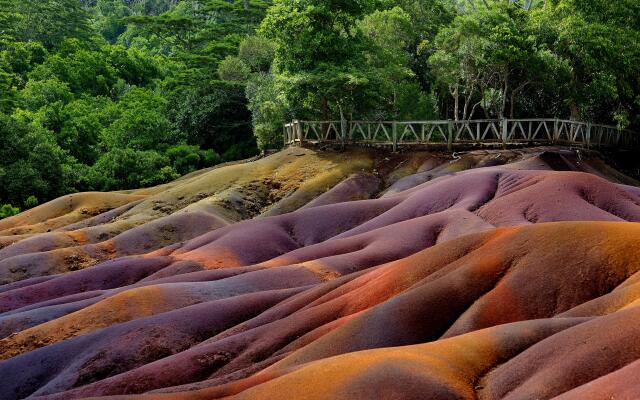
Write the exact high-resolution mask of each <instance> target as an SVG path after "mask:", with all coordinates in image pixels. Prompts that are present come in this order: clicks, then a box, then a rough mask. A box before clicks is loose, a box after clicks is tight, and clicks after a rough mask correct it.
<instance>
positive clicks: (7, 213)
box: [0, 204, 20, 219]
mask: <svg viewBox="0 0 640 400" xmlns="http://www.w3.org/2000/svg"><path fill="white" fill-rule="evenodd" d="M19 213H20V209H19V208H18V207H14V206H12V205H11V204H3V205H2V206H0V219H3V218H8V217H12V216H14V215H17V214H19Z"/></svg>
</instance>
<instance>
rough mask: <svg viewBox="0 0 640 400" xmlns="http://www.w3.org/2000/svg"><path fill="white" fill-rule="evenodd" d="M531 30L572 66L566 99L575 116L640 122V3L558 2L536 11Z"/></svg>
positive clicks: (626, 0)
mask: <svg viewBox="0 0 640 400" xmlns="http://www.w3.org/2000/svg"><path fill="white" fill-rule="evenodd" d="M531 25H532V27H533V32H534V34H535V35H536V36H537V37H539V38H541V40H542V41H544V43H545V44H546V45H547V46H548V47H549V48H551V49H553V51H554V52H555V53H556V54H558V55H559V56H560V57H563V58H564V59H566V60H569V62H570V65H571V74H570V82H569V87H568V90H567V91H566V94H565V96H564V100H565V102H566V103H567V106H568V107H569V108H570V110H571V115H572V117H574V118H581V119H592V120H599V121H604V122H611V121H612V120H613V119H614V118H615V117H616V115H618V116H624V115H629V116H632V117H631V118H632V119H633V121H631V122H632V123H636V124H637V123H640V120H638V119H637V115H638V113H639V111H640V102H638V94H639V93H640V82H639V81H638V79H637V77H638V76H640V30H639V29H638V28H637V27H638V26H640V3H638V2H636V1H631V0H622V1H617V2H605V1H600V0H584V1H575V0H558V1H556V2H552V3H551V2H550V3H549V4H548V6H547V7H544V8H541V9H539V10H536V12H534V14H533V16H532V23H531ZM618 118H620V117H618ZM622 119H624V117H622Z"/></svg>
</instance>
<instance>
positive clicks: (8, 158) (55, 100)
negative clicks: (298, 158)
mask: <svg viewBox="0 0 640 400" xmlns="http://www.w3.org/2000/svg"><path fill="white" fill-rule="evenodd" d="M639 109H640V3H639V2H637V1H635V0H618V1H615V2H612V1H604V0H546V1H544V0H520V1H515V0H464V1H457V0H274V1H273V2H271V1H269V0H265V1H263V0H183V1H179V0H40V1H35V0H0V141H1V146H0V205H5V204H6V207H3V208H2V211H0V218H2V217H4V216H8V215H11V214H13V213H15V212H17V210H18V209H20V208H23V209H24V208H28V207H32V206H34V205H37V204H38V203H39V202H43V201H47V200H49V199H52V198H54V197H56V196H59V195H62V194H66V193H70V192H75V191H90V190H118V189H126V188H133V187H139V186H149V185H155V184H159V183H164V182H168V181H170V180H172V179H175V178H176V177H178V176H180V175H182V174H185V173H188V172H191V171H193V170H195V169H198V168H203V167H208V166H212V165H215V164H217V163H220V162H222V161H230V160H236V159H240V158H246V157H249V156H252V155H255V154H257V153H258V151H259V150H260V149H266V148H277V147H279V146H281V143H282V137H281V132H282V124H283V123H284V122H285V121H288V120H291V119H293V118H300V119H337V118H340V116H344V117H346V118H357V119H387V120H389V119H397V120H400V119H470V118H501V117H556V116H559V117H570V118H575V119H581V120H585V121H593V122H601V123H609V124H617V125H618V126H619V127H620V128H634V129H637V128H638V127H639V125H640V120H639V118H638V111H639Z"/></svg>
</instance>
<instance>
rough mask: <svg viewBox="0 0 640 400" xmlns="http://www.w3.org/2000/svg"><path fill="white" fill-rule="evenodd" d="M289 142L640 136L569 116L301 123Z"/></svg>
mask: <svg viewBox="0 0 640 400" xmlns="http://www.w3.org/2000/svg"><path fill="white" fill-rule="evenodd" d="M283 136H284V144H285V146H290V145H302V144H304V143H335V144H342V145H345V144H372V145H373V144H377V145H389V146H392V147H393V150H394V151H395V150H396V149H397V148H398V146H402V145H429V144H441V145H447V147H448V148H449V149H452V148H453V145H454V144H473V143H476V144H492V143H493V144H495V143H499V144H503V145H508V144H517V143H521V144H536V145H538V144H567V145H576V146H583V147H620V148H636V147H640V137H639V136H638V135H637V134H635V133H634V132H632V131H629V130H622V129H618V128H617V127H615V126H610V125H600V124H592V123H589V122H580V121H571V120H565V119H545V118H530V119H502V120H498V119H478V120H463V121H452V120H440V121H347V120H343V121H340V120H337V121H300V120H294V121H293V122H291V123H288V124H285V125H284V127H283Z"/></svg>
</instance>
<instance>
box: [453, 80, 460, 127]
mask: <svg viewBox="0 0 640 400" xmlns="http://www.w3.org/2000/svg"><path fill="white" fill-rule="evenodd" d="M459 109H460V95H459V92H458V85H457V84H456V88H455V89H454V90H453V119H454V120H455V121H457V120H458V111H459Z"/></svg>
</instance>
